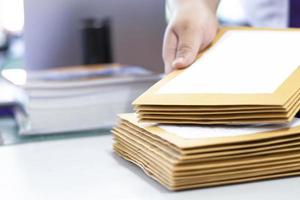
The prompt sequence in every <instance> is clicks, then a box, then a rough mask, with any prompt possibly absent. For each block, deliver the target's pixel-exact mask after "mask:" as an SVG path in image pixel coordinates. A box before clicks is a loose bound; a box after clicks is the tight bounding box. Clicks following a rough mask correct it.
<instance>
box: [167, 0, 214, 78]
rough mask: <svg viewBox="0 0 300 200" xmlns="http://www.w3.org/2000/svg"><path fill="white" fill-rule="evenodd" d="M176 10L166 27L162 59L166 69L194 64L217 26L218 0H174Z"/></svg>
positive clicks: (168, 70)
mask: <svg viewBox="0 0 300 200" xmlns="http://www.w3.org/2000/svg"><path fill="white" fill-rule="evenodd" d="M171 1H173V2H172V3H174V10H173V14H172V16H171V19H170V22H169V24H168V26H167V29H166V31H165V37H164V43H163V60H164V63H165V71H166V73H169V72H171V71H172V70H174V69H182V68H185V67H187V66H189V65H190V64H192V63H193V62H194V60H195V58H196V56H197V54H198V53H199V52H200V51H201V50H203V49H205V48H206V47H207V46H208V45H209V44H210V43H211V42H212V40H213V39H214V37H215V35H216V33H217V30H218V20H217V17H216V9H217V4H218V1H217V0H171Z"/></svg>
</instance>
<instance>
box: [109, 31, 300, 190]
mask: <svg viewBox="0 0 300 200" xmlns="http://www.w3.org/2000/svg"><path fill="white" fill-rule="evenodd" d="M274 45H275V46H274ZM298 52H300V30H298V29H282V30H272V29H254V28H227V29H222V30H220V32H219V34H218V35H217V37H216V39H215V41H214V42H213V43H212V45H211V46H210V47H209V48H208V49H206V50H205V51H204V52H203V53H202V54H201V55H200V56H199V58H198V59H197V60H196V61H195V62H194V63H193V64H192V65H191V66H190V67H189V68H187V69H185V70H177V71H174V72H172V73H171V74H169V75H167V76H166V77H165V78H163V79H162V80H161V81H159V82H158V83H157V84H155V85H154V86H152V87H151V88H150V89H149V90H147V91H146V92H145V93H144V94H142V95H141V96H140V97H139V98H138V99H136V100H135V101H134V106H135V109H136V111H137V112H136V113H134V114H122V115H120V116H119V117H120V120H119V123H118V124H117V125H116V127H115V128H114V129H113V131H112V132H113V134H114V139H115V143H114V149H115V151H116V152H117V153H118V154H119V155H120V156H121V157H123V158H125V159H127V160H129V161H131V162H133V163H135V164H136V165H138V166H140V167H141V168H142V169H144V171H145V172H146V173H147V174H148V175H149V176H150V177H152V178H154V179H155V180H157V181H158V182H160V183H161V184H163V185H164V186H166V187H167V188H169V189H171V190H183V189H189V188H197V187H208V186H216V185H223V184H230V183H241V182H249V181H254V180H262V179H270V178H277V177H285V176H293V175H299V174H300V162H299V161H300V119H297V118H295V115H296V113H297V112H298V110H299V106H300V99H299V98H300V93H299V92H300V68H299V66H300V57H299V55H298V54H299V53H298Z"/></svg>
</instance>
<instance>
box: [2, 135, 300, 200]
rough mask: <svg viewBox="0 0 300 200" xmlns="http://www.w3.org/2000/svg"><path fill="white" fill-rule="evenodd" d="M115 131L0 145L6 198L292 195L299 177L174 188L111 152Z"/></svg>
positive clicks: (299, 194)
mask: <svg viewBox="0 0 300 200" xmlns="http://www.w3.org/2000/svg"><path fill="white" fill-rule="evenodd" d="M111 146H112V137H111V135H103V136H95V137H88V138H77V139H68V140H61V141H47V142H36V143H29V144H22V145H12V146H4V147H0V198H1V199H3V200H4V199H5V200H12V199H13V200H15V199H17V200H48V199H55V200H60V199H61V200H68V199H70V200H77V199H84V200H94V199H95V200H101V199H108V200H115V199H120V200H127V199H130V200H144V199H145V200H147V199H149V200H161V199H168V200H180V199H182V200H194V199H195V200H196V199H197V200H199V199H204V200H213V199H224V200H235V199H243V200H247V199H249V200H254V199H257V200H258V199H259V200H266V199H270V200H277V199H278V200H283V199H288V200H293V199H295V200H296V199H297V200H299V199H300V189H299V186H300V178H297V177H294V178H285V179H277V180H272V181H261V182H256V183H246V184H237V185H231V186H222V187H214V188H207V189H196V190H189V191H183V192H170V191H168V190H166V189H165V188H163V187H162V186H160V185H159V184H158V183H156V182H155V181H153V180H152V179H150V178H148V177H147V176H146V175H145V174H144V173H143V172H142V171H141V170H140V169H139V168H137V167H135V166H134V165H132V164H130V163H128V162H127V161H125V160H122V159H121V158H119V157H118V156H116V155H115V154H114V153H113V151H112V147H111Z"/></svg>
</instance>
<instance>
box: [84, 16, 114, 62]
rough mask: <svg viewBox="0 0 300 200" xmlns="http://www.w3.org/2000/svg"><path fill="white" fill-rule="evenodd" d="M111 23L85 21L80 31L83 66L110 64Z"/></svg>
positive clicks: (111, 59)
mask: <svg viewBox="0 0 300 200" xmlns="http://www.w3.org/2000/svg"><path fill="white" fill-rule="evenodd" d="M110 26H111V21H110V20H109V19H104V20H102V21H100V22H99V21H97V20H96V19H85V20H84V22H83V29H82V40H83V41H82V43H83V44H82V50H83V64H99V63H112V62H113V58H112V50H111V32H110Z"/></svg>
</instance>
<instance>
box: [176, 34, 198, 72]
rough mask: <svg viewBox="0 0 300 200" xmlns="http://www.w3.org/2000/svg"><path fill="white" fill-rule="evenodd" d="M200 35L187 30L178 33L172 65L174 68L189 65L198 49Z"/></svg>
mask: <svg viewBox="0 0 300 200" xmlns="http://www.w3.org/2000/svg"><path fill="white" fill-rule="evenodd" d="M201 42H202V37H201V36H200V34H199V32H195V31H187V32H184V33H182V34H178V43H177V44H178V45H177V50H176V56H175V60H174V61H173V63H172V65H173V67H174V68H177V69H182V68H185V67H187V66H189V65H191V64H192V63H193V62H194V60H195V59H196V56H197V54H198V51H199V49H200V46H201Z"/></svg>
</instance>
